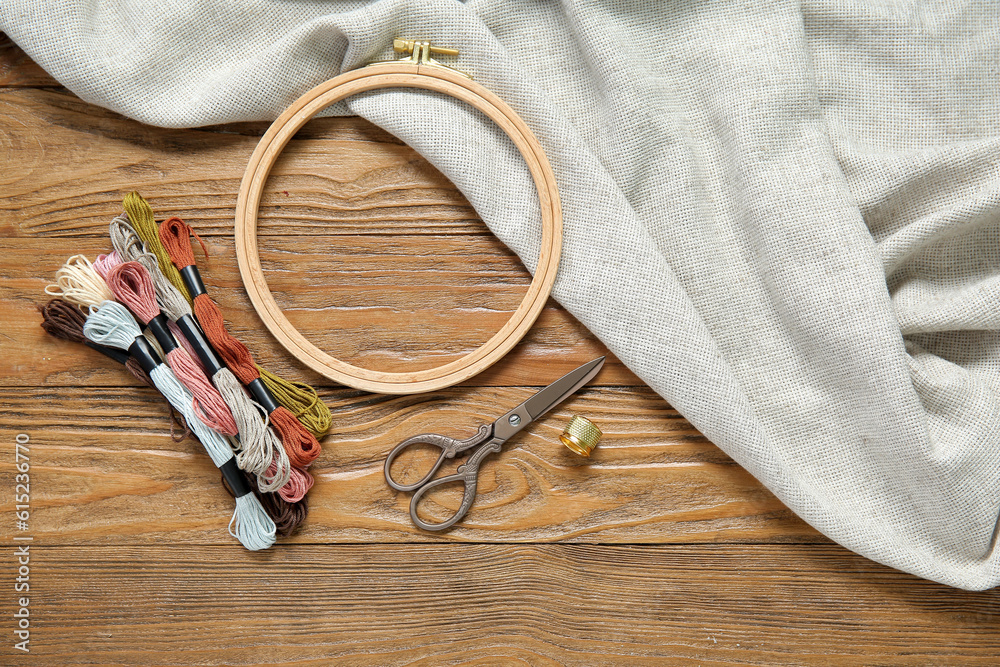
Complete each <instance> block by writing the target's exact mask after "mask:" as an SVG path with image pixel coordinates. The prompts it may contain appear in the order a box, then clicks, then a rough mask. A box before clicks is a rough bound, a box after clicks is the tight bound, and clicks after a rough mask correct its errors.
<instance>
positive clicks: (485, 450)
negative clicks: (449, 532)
mask: <svg viewBox="0 0 1000 667" xmlns="http://www.w3.org/2000/svg"><path fill="white" fill-rule="evenodd" d="M502 445H503V442H501V441H497V440H493V441H492V442H489V443H487V444H485V445H483V446H482V447H480V448H479V449H477V450H476V453H475V454H473V455H472V456H470V457H469V460H468V461H466V462H465V463H463V464H462V465H460V466H458V470H457V471H456V472H455V474H454V475H448V476H446V477H442V478H441V479H436V480H434V481H433V482H428V483H427V484H424V485H423V486H421V487H420V488H419V489H418V490H417V492H416V493H414V494H413V498H412V499H411V500H410V519H412V520H413V523H414V525H415V526H417V527H418V528H423V529H424V530H444V529H445V528H450V527H451V526H453V525H455V523H457V522H458V520H459V519H461V518H462V517H463V516H465V514H466V513H467V512H468V511H469V508H471V507H472V503H473V502H474V501H475V499H476V488H477V486H478V485H479V464H480V463H482V461H483V459H485V458H486V457H487V456H489V455H490V454H492V453H493V452H499V451H500V447H501V446H502ZM454 482H462V484H464V485H465V492H464V493H463V494H462V504H461V505H459V506H458V509H457V510H455V513H454V514H453V515H452V516H451V518H450V519H446V520H444V521H442V522H441V523H428V522H427V521H424V520H423V519H421V518H420V517H419V516H417V505H419V504H420V499H421V498H423V497H424V494H425V493H427V492H428V491H430V490H431V489H433V488H434V487H437V486H443V485H445V484H452V483H454Z"/></svg>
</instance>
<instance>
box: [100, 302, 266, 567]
mask: <svg viewBox="0 0 1000 667" xmlns="http://www.w3.org/2000/svg"><path fill="white" fill-rule="evenodd" d="M83 333H84V335H85V336H87V338H89V339H90V340H92V341H94V342H95V343H100V344H102V345H108V346H111V347H116V348H118V349H121V350H128V348H129V346H130V345H132V343H133V342H134V341H135V339H136V337H138V336H141V335H142V331H141V330H140V329H139V325H138V324H137V323H136V321H135V319H134V318H133V317H132V314H131V313H130V312H129V311H128V309H127V308H126V307H125V306H123V305H122V304H120V303H118V302H116V301H105V302H104V303H103V304H101V306H100V308H94V307H91V314H90V317H88V318H87V321H86V322H85V323H84V325H83ZM149 377H150V379H151V380H152V381H153V384H155V385H156V388H157V389H159V390H160V392H161V393H162V394H163V396H164V397H165V398H166V399H167V400H168V401H169V402H170V404H171V405H173V406H174V409H175V410H177V411H178V412H180V413H181V414H182V415H184V419H185V420H186V421H187V423H188V426H189V427H190V428H191V430H192V431H193V432H194V434H195V435H196V436H198V439H199V440H201V444H202V446H204V448H205V451H206V452H208V455H209V457H210V458H211V459H212V463H214V464H215V467H216V468H221V467H222V466H223V465H224V464H225V463H227V462H228V461H229V460H230V459H231V458H233V452H232V450H231V449H230V448H229V445H228V444H227V443H226V441H225V440H224V439H223V438H222V436H220V435H219V434H218V433H216V432H215V431H213V430H212V429H210V428H208V426H206V425H205V424H203V423H202V422H201V420H199V419H198V418H197V416H196V415H195V414H194V407H193V400H192V399H193V396H192V395H191V392H189V391H188V390H187V389H186V388H185V387H184V386H183V385H182V384H181V383H180V381H179V380H178V379H177V377H176V376H175V375H174V372H173V371H172V370H170V367H169V366H167V365H166V364H164V363H163V362H162V361H161V362H160V364H159V365H158V366H157V367H156V368H154V369H153V370H152V371H151V372H150V374H149ZM275 530H276V529H275V525H274V521H272V520H271V517H269V516H268V515H267V513H266V512H265V511H264V508H263V507H262V506H261V504H260V501H259V500H257V497H256V496H254V495H253V493H247V494H245V495H243V496H240V497H238V498H237V499H236V510H235V511H234V512H233V518H232V519H231V520H230V522H229V534H230V535H232V536H233V537H235V538H236V539H238V540H239V541H240V543H241V544H242V545H243V546H245V547H246V548H247V549H249V550H251V551H257V550H260V549H266V548H268V547H270V546H271V545H272V544H274V540H275Z"/></svg>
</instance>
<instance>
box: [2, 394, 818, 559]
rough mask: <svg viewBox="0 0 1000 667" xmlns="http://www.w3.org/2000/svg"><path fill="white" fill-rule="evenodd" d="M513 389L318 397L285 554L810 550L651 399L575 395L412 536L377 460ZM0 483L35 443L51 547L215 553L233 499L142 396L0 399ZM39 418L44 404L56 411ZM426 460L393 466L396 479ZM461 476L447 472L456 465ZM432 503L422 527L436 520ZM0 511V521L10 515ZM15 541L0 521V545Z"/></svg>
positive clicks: (439, 503) (457, 429) (474, 416)
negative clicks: (383, 549)
mask: <svg viewBox="0 0 1000 667" xmlns="http://www.w3.org/2000/svg"><path fill="white" fill-rule="evenodd" d="M532 391H533V390H531V389H529V388H524V387H484V388H467V389H461V388H451V389H446V390H441V391H438V392H432V393H428V394H423V395H419V396H397V397H389V396H376V395H372V394H367V393H364V392H358V391H355V390H346V389H344V390H337V391H324V392H323V399H324V400H325V401H326V403H327V405H329V406H330V408H331V410H332V412H333V420H334V426H333V429H332V430H331V431H330V433H329V434H328V435H327V436H326V437H325V438H323V439H322V440H321V443H322V445H323V448H324V449H323V453H322V454H321V456H320V458H319V459H318V460H317V461H316V462H315V463H314V464H313V466H312V467H311V468H310V470H311V472H312V473H313V475H314V476H315V477H316V486H315V487H314V489H313V490H312V491H311V492H310V495H309V499H310V515H309V521H308V523H307V525H306V526H305V527H304V529H303V530H302V532H301V533H300V534H298V535H297V536H296V537H294V538H292V541H296V542H309V543H317V542H318V543H333V542H413V541H439V540H444V541H463V542H468V541H490V542H525V541H530V542H538V541H546V542H547V541H554V540H566V541H584V542H614V543H634V542H715V541H730V542H762V541H775V540H779V541H816V540H820V541H824V539H825V538H822V537H820V536H819V535H818V534H816V532H815V531H814V530H813V529H812V528H810V527H808V526H807V525H805V524H804V523H803V522H802V521H801V520H799V519H797V518H795V517H794V516H793V515H792V514H791V513H790V512H789V511H788V510H787V508H785V507H784V505H782V504H781V503H780V502H779V501H778V500H777V499H775V498H774V496H772V495H771V494H770V493H768V492H767V491H766V490H764V489H762V488H761V487H760V485H759V484H758V483H757V482H756V481H755V480H754V479H753V478H752V477H751V476H750V475H749V474H748V473H747V472H746V471H745V470H743V469H742V468H740V467H739V466H737V465H736V464H735V463H733V461H732V460H731V459H729V458H728V457H727V456H726V455H725V454H723V453H722V452H721V451H719V450H718V449H717V448H716V447H715V446H714V445H712V444H711V443H710V442H708V441H707V440H706V439H705V438H704V437H703V436H701V435H700V434H699V433H698V432H697V431H696V430H695V429H694V428H692V427H691V425H690V424H688V423H687V421H685V420H684V419H683V418H681V417H680V416H679V415H678V414H677V413H676V412H675V411H673V410H671V409H670V408H668V407H667V406H666V404H665V403H664V402H663V400H662V399H660V398H658V397H657V396H656V395H655V394H653V393H652V392H651V391H649V390H644V391H638V390H636V389H632V388H627V389H615V388H606V387H588V388H586V389H584V390H582V391H581V392H580V393H579V394H578V395H576V396H574V397H572V398H571V399H569V400H568V401H567V402H566V403H564V404H563V405H561V406H559V407H558V408H556V410H554V411H553V412H551V413H549V415H547V416H546V417H545V419H544V420H542V421H541V422H539V423H537V424H533V425H531V426H530V427H528V428H527V429H526V430H525V432H524V433H522V434H521V435H519V436H518V437H517V438H516V439H514V440H512V441H511V442H510V443H508V444H507V446H506V447H505V448H504V450H503V451H502V452H501V453H500V454H498V455H496V456H493V457H492V458H490V459H488V460H487V462H486V463H485V464H484V466H483V469H482V471H481V473H480V477H479V496H478V497H477V499H476V503H475V505H474V506H473V508H472V510H471V511H470V513H469V515H468V516H467V517H466V519H465V520H464V521H463V522H462V523H461V524H460V525H459V526H457V527H456V528H454V529H452V530H450V531H448V532H447V533H445V534H443V535H440V536H439V535H436V534H435V535H432V534H427V533H422V532H419V531H417V530H416V529H415V528H414V527H413V526H412V524H411V522H410V518H409V514H408V507H409V505H408V503H409V499H410V497H409V494H404V493H398V492H395V491H393V490H391V489H390V488H389V487H388V486H387V485H386V483H385V480H384V479H383V474H382V465H383V462H384V460H385V455H386V454H387V453H388V451H389V449H390V448H391V447H392V446H393V445H395V444H396V443H397V442H399V441H401V440H403V439H404V438H406V437H408V436H410V435H415V434H417V433H425V432H440V433H444V434H447V435H455V436H461V435H463V434H464V435H471V434H472V433H474V432H475V429H476V427H477V426H478V425H479V424H480V423H483V422H485V421H487V420H491V419H493V418H494V417H495V416H496V415H497V414H500V413H501V412H502V409H501V406H506V405H516V404H517V403H518V402H520V401H522V400H524V399H525V398H527V397H528V396H529V395H530V393H531V392H532ZM0 406H3V407H2V408H0V432H2V433H4V434H5V435H4V436H3V439H2V440H0V479H2V480H3V482H4V483H5V484H6V483H10V482H12V476H13V474H14V471H13V463H12V462H13V453H12V449H13V439H14V435H15V434H16V433H17V432H19V430H20V431H25V432H27V433H28V434H29V436H30V437H31V443H32V445H31V454H32V469H33V471H34V472H33V477H32V480H33V484H34V486H33V488H34V489H35V492H34V495H33V501H32V502H33V507H32V530H33V534H34V535H36V536H37V537H38V538H39V539H42V540H45V541H46V542H47V543H50V544H51V543H58V544H139V543H141V544H151V543H157V542H163V541H169V542H170V543H198V544H206V543H207V544H229V543H230V542H231V538H230V537H229V536H228V535H227V534H226V532H225V524H226V522H228V520H229V517H230V515H231V514H232V501H231V500H230V498H229V497H228V496H227V495H226V494H225V492H224V491H223V490H222V489H221V488H220V487H219V474H218V471H217V470H215V468H214V467H213V466H212V464H211V462H210V461H209V459H208V458H207V456H206V455H204V453H203V452H202V451H201V448H200V445H199V444H198V443H197V442H196V441H187V442H183V443H174V442H173V441H172V440H171V439H170V437H169V424H168V421H167V416H166V408H165V407H164V406H163V404H162V402H161V401H160V400H159V399H158V397H157V396H156V395H155V394H154V392H153V391H152V390H150V389H138V388H136V389H133V388H123V389H110V388H109V389H102V390H99V391H96V392H95V391H94V390H93V389H91V388H89V387H85V388H73V387H53V388H16V389H0ZM53 406H58V407H57V409H56V410H53ZM575 413H581V414H586V415H587V416H588V417H590V418H591V419H592V420H593V421H594V422H595V423H597V424H599V425H600V426H601V428H602V429H603V430H604V433H605V436H604V439H603V440H602V442H601V445H600V446H599V447H598V448H597V450H595V452H594V454H593V455H592V456H591V458H589V459H585V458H582V457H580V456H577V455H576V454H573V453H572V452H570V451H569V450H568V449H566V448H565V447H564V446H562V445H561V444H560V443H559V441H558V435H559V433H560V432H561V431H562V429H563V427H564V426H565V424H566V422H567V421H568V420H569V418H570V416H571V415H572V414H575ZM428 454H430V452H422V453H418V455H416V456H413V457H409V458H406V459H403V460H401V461H399V463H398V464H397V468H396V469H395V471H396V473H397V474H398V476H399V477H402V478H404V479H406V478H408V477H410V476H412V475H413V474H414V473H416V472H417V471H419V470H423V469H426V468H427V467H428V466H429V465H430V464H431V462H432V460H431V459H430V458H428V456H427V455H428ZM455 465H457V464H452V465H451V466H450V468H454V466H455ZM460 498H461V492H460V490H459V489H457V488H445V489H444V490H442V491H440V492H438V493H435V494H434V495H432V496H431V497H430V498H429V499H428V503H427V505H426V506H425V514H426V516H428V517H429V518H438V519H441V518H445V517H446V516H448V515H449V514H450V513H452V512H453V511H454V510H455V508H457V506H458V503H459V502H460ZM12 502H13V501H12V500H11V499H10V498H3V499H2V504H0V510H4V511H8V512H12V511H13V509H14V508H13V505H12V504H11V503H12ZM10 530H12V526H10V525H6V524H0V543H2V542H3V538H4V536H6V538H7V539H9V537H10V533H9V531H10Z"/></svg>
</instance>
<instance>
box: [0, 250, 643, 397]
mask: <svg viewBox="0 0 1000 667" xmlns="http://www.w3.org/2000/svg"><path fill="white" fill-rule="evenodd" d="M208 246H209V251H210V253H211V259H210V260H205V259H203V258H201V256H200V254H199V266H200V268H201V273H202V276H203V277H204V279H205V282H206V285H207V286H208V289H209V290H210V292H211V294H212V298H214V299H215V300H216V301H217V302H218V303H219V305H220V307H221V308H222V311H223V313H224V314H225V316H226V319H227V321H228V322H229V324H230V327H231V331H232V333H233V334H234V335H235V336H236V337H238V338H239V339H240V340H242V341H244V343H246V344H247V345H248V346H249V348H250V349H251V350H252V351H253V353H254V354H255V355H256V356H257V358H258V361H259V362H260V363H262V364H263V365H265V366H266V367H268V368H270V369H271V370H273V371H275V372H278V373H282V374H285V375H288V376H290V377H297V378H300V379H302V380H304V381H306V382H311V383H314V384H317V385H321V386H329V385H330V382H329V381H328V380H326V379H325V378H323V377H321V376H319V375H318V374H316V373H313V372H312V371H309V370H308V369H303V368H302V367H301V366H300V365H299V364H298V363H297V362H296V361H295V360H294V359H291V358H290V357H289V355H287V354H286V353H285V352H284V350H283V349H282V348H281V346H280V345H278V343H277V342H276V341H275V340H274V339H273V338H271V336H270V335H269V334H268V332H267V330H266V329H264V327H263V325H262V324H261V322H260V320H259V319H258V317H257V314H256V313H255V312H254V310H253V308H252V306H251V305H250V302H249V300H248V299H247V297H246V292H245V291H244V290H243V284H242V282H240V278H239V272H238V270H237V268H236V260H235V257H234V256H233V245H232V239H231V238H223V237H214V238H211V239H209V240H208ZM108 249H109V242H108V241H107V240H106V239H98V238H83V239H76V240H73V241H69V240H68V239H53V240H52V241H49V242H45V243H41V242H39V241H38V240H37V239H28V238H6V239H4V238H0V255H2V256H3V257H6V258H7V264H6V268H5V271H6V277H7V280H5V281H3V282H0V319H2V320H3V321H4V322H5V323H8V324H7V325H6V326H5V328H4V331H3V333H0V376H3V377H6V378H8V382H10V383H12V384H22V385H38V384H48V385H50V386H54V385H76V384H79V383H80V382H81V381H85V382H86V383H88V384H91V385H102V386H120V385H122V384H128V383H129V380H128V379H126V377H125V376H124V374H123V371H122V370H121V369H120V368H119V367H118V366H117V365H116V364H114V362H111V361H110V360H106V359H104V358H103V357H101V356H100V355H99V354H97V353H95V352H92V351H90V350H86V349H83V348H82V347H81V346H79V345H75V344H71V343H67V342H65V341H60V340H55V339H53V338H51V337H49V336H48V335H46V334H45V333H44V332H43V331H42V329H41V328H40V326H39V322H40V321H41V318H40V316H39V315H38V314H37V306H38V305H39V304H41V303H44V302H45V301H47V300H48V298H49V297H47V296H46V295H45V294H44V289H45V286H46V285H48V284H50V283H51V282H52V279H53V276H54V275H55V272H56V270H58V268H59V267H60V266H61V265H62V264H63V263H64V262H65V261H66V258H67V257H68V256H69V255H70V254H71V253H83V254H86V255H88V256H89V257H90V258H91V259H94V258H96V257H97V255H98V254H101V253H104V252H107V251H108ZM262 258H263V262H264V266H265V271H266V275H267V276H268V280H269V281H270V284H271V288H272V290H273V291H274V292H275V294H276V298H277V299H278V302H279V303H280V304H281V305H282V307H283V308H285V309H286V311H287V312H288V315H289V318H290V319H291V321H292V322H293V323H294V324H295V326H297V327H298V328H299V329H300V331H302V332H303V334H304V335H307V336H309V337H310V338H311V339H312V340H313V341H314V342H315V343H316V344H317V345H319V346H320V347H322V348H324V349H326V350H328V351H330V353H331V354H334V355H336V356H339V357H341V358H343V359H345V360H349V361H350V362H351V363H354V364H357V365H361V366H365V367H369V368H374V369H397V370H398V369H405V368H414V369H415V368H421V367H423V368H427V367H430V366H434V365H438V364H441V363H443V362H445V361H447V360H450V359H455V358H458V357H459V356H461V355H462V354H465V353H467V352H468V351H470V350H472V349H475V348H476V347H478V346H479V345H481V344H482V343H483V342H484V341H486V340H487V339H488V338H489V336H490V335H492V333H493V332H495V331H496V330H497V329H498V328H499V327H500V326H502V324H503V322H504V321H505V320H506V319H507V318H508V317H509V313H510V311H512V310H513V308H515V307H516V305H517V303H518V302H519V301H520V299H521V297H522V296H523V295H524V291H525V289H526V286H527V282H528V280H529V274H528V272H527V270H526V269H525V268H524V267H523V266H522V265H521V264H520V261H519V260H518V259H517V258H516V257H515V256H514V255H513V254H512V253H511V252H510V251H509V250H507V249H506V248H504V247H503V245H502V244H501V243H500V242H499V241H498V240H497V239H496V238H495V237H493V236H483V237H468V236H466V237H454V236H423V235H420V236H408V235H389V236H370V235H365V236H357V237H346V236H337V237H316V238H313V239H309V240H303V239H301V238H299V237H269V238H268V240H267V241H266V244H265V249H264V251H263V252H262ZM601 354H608V353H607V350H606V349H605V348H604V346H603V345H602V344H601V343H600V342H599V341H598V340H597V339H596V338H594V336H593V334H591V333H590V332H589V331H587V330H586V328H584V327H583V326H582V325H581V324H580V323H579V322H578V321H577V320H576V319H575V318H574V317H572V316H571V315H570V314H568V313H567V312H566V311H565V310H564V309H562V308H560V307H558V306H557V305H556V304H555V303H554V302H552V301H549V304H548V307H547V308H546V309H545V310H544V311H543V312H542V315H541V317H540V318H539V320H538V321H537V322H536V323H535V326H534V327H532V329H531V331H530V332H529V333H528V335H527V336H526V338H525V340H524V341H523V342H522V343H521V344H520V345H519V346H517V347H516V348H515V349H514V351H513V352H512V353H511V354H509V355H507V357H506V358H504V359H503V360H501V361H500V362H499V363H498V364H496V365H494V366H493V367H492V368H491V369H489V370H488V371H487V372H486V373H483V374H480V375H478V376H476V377H474V378H472V379H471V380H469V381H468V382H466V383H465V384H467V385H469V384H472V385H504V384H518V385H536V386H538V385H545V384H547V383H548V382H550V381H551V380H554V379H555V378H557V377H559V376H560V375H561V374H562V373H565V372H568V371H570V370H572V369H573V368H575V367H576V366H578V365H580V364H581V363H583V362H585V361H588V360H589V359H593V358H595V357H597V356H599V355H601ZM597 382H600V383H602V384H615V385H625V386H630V385H641V384H642V383H641V381H640V380H639V379H638V378H636V377H635V375H633V374H632V373H631V372H630V371H628V369H626V368H625V367H624V366H623V365H622V364H621V363H620V362H619V361H618V360H617V359H616V358H614V357H613V356H612V357H609V360H608V363H607V364H606V366H605V369H604V370H603V371H602V372H601V374H600V375H599V376H598V378H597ZM502 412H503V411H502Z"/></svg>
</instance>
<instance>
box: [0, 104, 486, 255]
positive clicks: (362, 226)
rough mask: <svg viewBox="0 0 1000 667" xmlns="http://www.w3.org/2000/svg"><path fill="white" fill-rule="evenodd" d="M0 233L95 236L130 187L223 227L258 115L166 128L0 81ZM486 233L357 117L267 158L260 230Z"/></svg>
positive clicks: (304, 134) (228, 225)
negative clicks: (0, 169) (269, 170)
mask: <svg viewBox="0 0 1000 667" xmlns="http://www.w3.org/2000/svg"><path fill="white" fill-rule="evenodd" d="M0 125H2V126H3V127H4V129H5V132H4V133H3V134H0V163H3V164H5V165H8V167H7V168H6V169H5V170H4V173H3V174H2V175H0V234H2V235H3V236H30V237H52V236H104V235H105V234H106V233H107V229H106V228H107V224H108V221H109V220H110V219H111V218H112V217H114V216H115V215H117V214H118V213H119V212H121V200H122V197H123V196H124V195H125V194H126V193H127V192H128V191H129V190H138V191H139V192H140V193H141V194H142V195H143V196H144V197H145V198H147V199H148V200H149V201H150V204H151V205H152V206H153V210H154V212H155V213H156V214H157V217H158V219H162V218H167V217H170V216H172V215H176V216H179V217H181V218H183V219H185V220H187V221H189V222H191V223H192V224H194V225H196V228H197V230H198V233H199V234H202V235H209V236H211V235H216V234H223V235H226V236H231V235H232V233H233V232H232V230H233V214H234V211H235V208H236V193H237V190H238V188H239V183H240V178H241V177H242V175H243V171H244V169H246V165H247V160H248V159H249V158H250V155H251V153H252V152H253V149H254V147H255V146H256V145H257V142H258V141H259V139H260V135H261V134H262V133H263V132H264V130H265V129H266V127H267V125H266V124H264V123H257V124H243V125H241V126H239V127H237V128H235V129H233V128H230V127H228V126H224V127H209V128H198V129H189V130H168V129H162V128H154V127H150V126H147V125H143V124H141V123H138V122H136V121H132V120H127V119H125V118H122V117H121V116H119V115H118V114H115V113H113V112H111V111H107V110H104V109H100V108H97V107H94V106H92V105H89V104H86V103H85V102H82V101H81V100H79V99H78V98H76V97H75V96H73V95H72V94H71V93H68V92H65V91H60V90H34V89H7V90H4V89H2V88H0ZM400 231H405V232H406V233H435V234H441V233H443V232H448V233H457V234H479V235H483V234H487V233H488V230H487V228H486V226H485V225H484V224H483V223H482V222H481V221H479V218H478V216H477V215H476V213H475V211H474V210H473V209H472V207H471V206H470V205H469V203H468V202H467V201H466V200H465V198H464V197H462V195H461V193H459V192H458V190H457V189H456V188H455V186H454V185H452V184H451V183H450V182H449V181H448V180H447V179H446V178H444V176H442V175H441V173H440V172H438V171H437V170H436V169H434V168H433V167H431V166H430V164H428V163H427V162H426V161H425V160H423V158H421V157H420V156H419V155H417V153H416V152H415V151H413V149H411V148H409V147H408V146H406V145H404V144H401V143H400V142H399V141H398V140H397V139H395V138H394V137H391V136H390V135H388V134H387V133H385V132H384V131H382V130H379V129H377V128H374V126H372V125H371V124H370V123H368V122H367V121H364V120H361V119H359V118H318V119H315V120H312V121H310V122H309V123H308V124H307V125H306V126H305V128H304V129H303V131H301V132H300V133H299V135H297V137H296V138H295V139H293V140H292V141H291V143H290V145H289V146H288V148H287V149H286V150H285V151H284V152H283V153H282V157H281V159H280V160H279V161H278V163H277V164H276V165H275V168H274V172H273V176H272V177H271V178H270V179H269V181H268V190H267V192H266V193H265V195H264V197H263V199H262V203H261V209H260V233H261V234H262V235H265V236H266V235H268V234H272V233H280V234H285V235H291V234H294V235H307V236H308V235H314V234H321V235H329V234H371V233H386V232H389V233H398V232H400Z"/></svg>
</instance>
